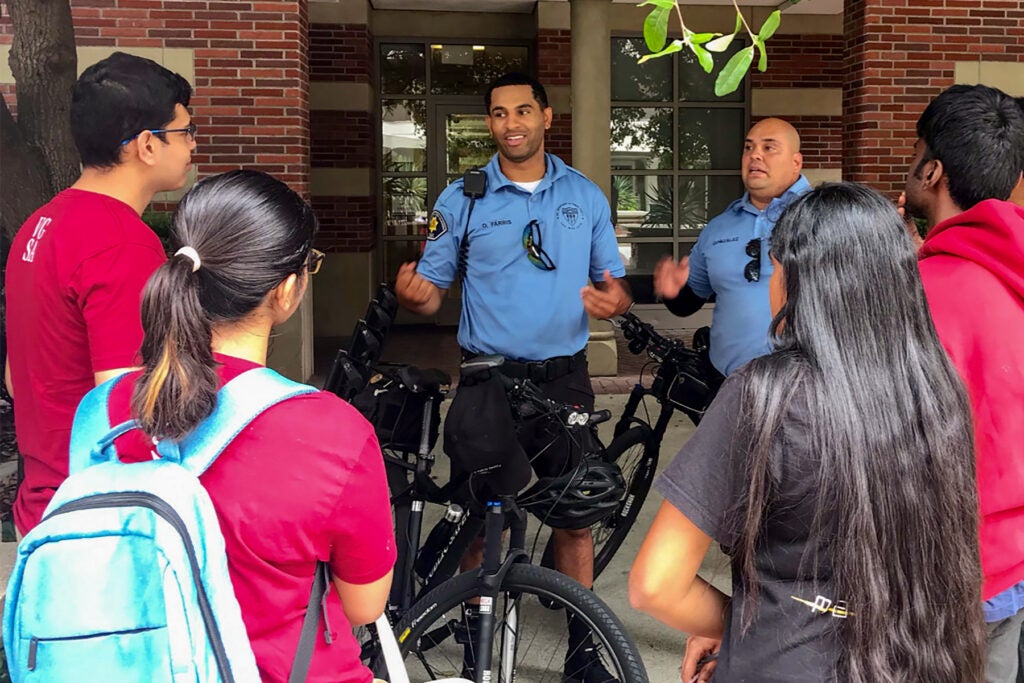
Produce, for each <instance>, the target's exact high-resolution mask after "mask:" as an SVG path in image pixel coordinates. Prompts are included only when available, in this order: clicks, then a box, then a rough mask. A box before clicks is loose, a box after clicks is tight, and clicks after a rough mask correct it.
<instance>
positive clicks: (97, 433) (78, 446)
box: [68, 375, 128, 474]
mask: <svg viewBox="0 0 1024 683" xmlns="http://www.w3.org/2000/svg"><path fill="white" fill-rule="evenodd" d="M122 377H124V375H118V376H117V377H114V378H113V379H109V380H107V381H106V382H104V383H103V384H101V385H99V386H98V387H96V388H94V389H92V390H90V391H89V393H87V394H86V395H85V396H84V397H83V398H82V401H81V403H79V404H78V408H77V409H76V410H75V420H74V422H73V423H72V426H71V444H70V447H69V449H68V473H69V474H75V473H76V472H81V471H82V470H84V469H85V468H86V467H89V466H90V465H96V464H99V463H100V462H104V461H105V460H107V459H109V457H110V456H113V457H117V451H116V450H115V449H114V445H113V439H109V442H110V443H109V450H107V451H104V450H103V449H97V448H96V446H97V444H99V443H100V441H101V440H103V441H106V440H107V439H104V437H105V436H107V435H109V433H110V431H111V425H110V410H109V408H108V402H109V400H110V392H111V391H113V389H114V386H115V385H116V384H117V383H118V382H119V381H120V380H121V378H122ZM124 427H125V425H118V428H117V429H119V430H122V431H120V433H118V434H117V435H116V436H120V435H121V434H123V433H124V432H126V431H128V429H122V428H124ZM116 436H115V438H116Z"/></svg>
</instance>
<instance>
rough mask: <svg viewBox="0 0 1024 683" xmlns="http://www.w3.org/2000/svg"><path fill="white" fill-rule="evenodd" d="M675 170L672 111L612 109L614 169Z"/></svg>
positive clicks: (658, 109) (643, 108)
mask: <svg viewBox="0 0 1024 683" xmlns="http://www.w3.org/2000/svg"><path fill="white" fill-rule="evenodd" d="M648 168H667V169H671V168H672V110H671V109H670V108H668V107H658V108H653V107H651V108H645V107H612V169H614V170H618V169H648Z"/></svg>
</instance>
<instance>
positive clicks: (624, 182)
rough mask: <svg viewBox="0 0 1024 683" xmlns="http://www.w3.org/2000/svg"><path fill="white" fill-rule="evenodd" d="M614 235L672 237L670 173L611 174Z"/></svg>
mask: <svg viewBox="0 0 1024 683" xmlns="http://www.w3.org/2000/svg"><path fill="white" fill-rule="evenodd" d="M612 197H613V198H614V200H615V218H616V221H615V234H616V235H617V236H618V237H620V238H621V237H671V236H672V201H673V200H672V176H667V175H664V176H642V175H633V176H622V175H618V176H612Z"/></svg>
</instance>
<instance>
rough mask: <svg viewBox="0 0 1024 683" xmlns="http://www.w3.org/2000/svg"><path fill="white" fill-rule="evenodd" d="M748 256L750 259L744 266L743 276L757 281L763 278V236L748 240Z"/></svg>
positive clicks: (748, 280)
mask: <svg viewBox="0 0 1024 683" xmlns="http://www.w3.org/2000/svg"><path fill="white" fill-rule="evenodd" d="M747 256H749V257H750V261H749V262H748V263H747V265H745V266H744V267H743V277H745V278H747V282H757V281H758V280H760V279H761V238H759V237H755V238H754V239H752V240H750V241H749V242H747Z"/></svg>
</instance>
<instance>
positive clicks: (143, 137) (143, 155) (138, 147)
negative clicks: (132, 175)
mask: <svg viewBox="0 0 1024 683" xmlns="http://www.w3.org/2000/svg"><path fill="white" fill-rule="evenodd" d="M159 142H160V138H158V137H157V136H155V135H153V134H152V133H150V132H149V131H148V130H144V131H142V132H141V133H139V135H138V137H137V138H135V139H134V140H133V141H131V142H129V143H128V144H127V145H126V147H127V148H128V156H129V158H130V157H132V156H134V157H137V158H138V160H139V161H141V162H142V163H144V164H146V165H147V166H156V163H157V159H156V145H157V144H158V143H159Z"/></svg>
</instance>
